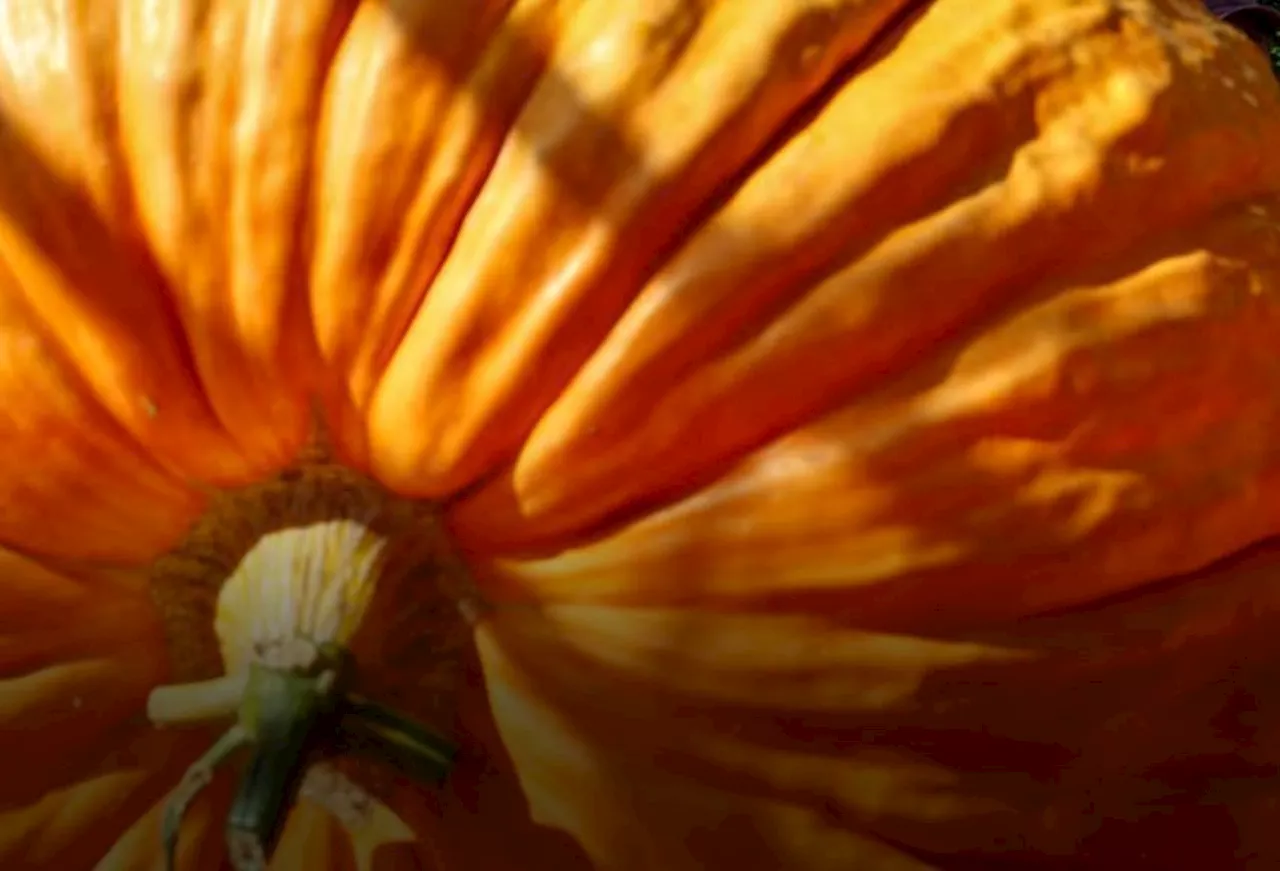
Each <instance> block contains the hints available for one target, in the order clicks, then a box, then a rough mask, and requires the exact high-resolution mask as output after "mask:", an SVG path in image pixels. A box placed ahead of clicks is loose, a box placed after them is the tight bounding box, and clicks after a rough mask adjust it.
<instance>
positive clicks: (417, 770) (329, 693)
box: [147, 649, 454, 871]
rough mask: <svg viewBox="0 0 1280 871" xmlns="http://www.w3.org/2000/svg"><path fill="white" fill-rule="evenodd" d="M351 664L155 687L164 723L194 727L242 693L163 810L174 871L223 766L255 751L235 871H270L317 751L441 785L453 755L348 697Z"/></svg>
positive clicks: (386, 712)
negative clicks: (192, 819)
mask: <svg viewBox="0 0 1280 871" xmlns="http://www.w3.org/2000/svg"><path fill="white" fill-rule="evenodd" d="M349 665H350V661H349V658H348V657H347V655H346V653H345V651H342V650H328V649H320V650H319V651H318V655H317V657H316V658H315V659H314V660H313V661H310V662H307V663H305V664H298V665H295V666H293V667H291V668H281V667H279V666H268V665H264V664H262V663H257V662H255V663H251V664H250V666H249V670H248V673H247V675H244V676H241V677H238V678H236V679H234V680H231V679H228V678H222V679H219V680H217V681H209V682H204V683H200V684H188V685H185V686H178V687H162V688H160V689H157V690H156V691H155V692H154V693H153V694H152V697H151V699H149V700H148V706H147V707H148V712H149V713H151V714H152V715H153V717H152V718H153V720H155V721H156V722H158V723H159V722H193V721H196V720H203V719H209V718H211V717H216V716H221V715H223V714H225V712H226V711H227V709H228V707H229V705H228V703H227V701H228V694H229V693H230V692H231V690H232V689H233V688H236V687H238V688H239V690H240V698H239V703H238V707H236V708H234V711H235V713H236V715H237V722H236V725H234V726H233V727H232V728H231V729H230V730H229V731H228V732H227V733H225V734H224V735H223V736H222V737H221V738H220V739H219V740H218V741H217V743H216V744H214V746H213V747H212V748H210V750H209V751H208V752H207V753H205V754H204V755H203V756H202V757H201V758H200V759H199V760H198V761H197V762H196V763H195V764H194V765H192V766H191V768H190V769H188V771H187V773H186V775H185V776H184V778H183V780H182V783H181V784H180V785H179V787H178V789H177V790H176V791H175V792H174V794H173V796H172V797H171V798H170V801H169V804H168V807H167V808H166V810H165V818H164V826H163V833H162V834H163V838H164V846H165V855H166V861H167V865H166V867H167V869H169V871H173V867H174V865H173V863H174V856H175V854H176V850H177V842H178V832H179V829H180V828H181V824H182V818H183V816H184V814H185V813H186V811H187V808H188V806H189V805H190V803H191V801H192V800H193V799H194V798H195V796H196V795H197V794H198V793H199V792H200V790H201V789H203V788H204V787H205V786H206V785H207V784H208V783H209V782H210V780H212V778H213V774H214V771H215V769H217V768H218V767H219V766H220V765H222V764H223V763H224V762H225V761H227V760H228V759H229V758H230V757H231V756H232V754H234V753H235V752H236V751H237V750H239V749H240V748H242V747H246V746H251V747H252V748H253V753H252V756H251V758H250V760H249V763H248V765H247V767H246V768H245V771H244V775H243V777H242V779H241V781H240V784H239V787H238V789H237V792H236V794H235V799H234V801H233V803H232V805H231V810H230V812H229V813H228V815H227V828H226V839H227V851H228V855H229V858H230V861H231V865H232V867H234V868H235V869H236V871H262V869H265V868H266V867H267V863H268V862H269V861H270V858H271V853H272V851H273V850H274V848H275V845H276V842H277V840H278V839H279V836H280V833H281V831H282V830H283V828H284V822H285V820H286V819H287V817H288V811H289V808H290V807H292V805H293V803H294V802H295V800H296V799H297V795H298V790H299V788H300V786H301V784H302V781H303V776H304V774H305V773H306V771H307V769H308V767H309V766H310V764H311V761H312V759H313V758H314V757H315V755H316V753H317V752H318V751H325V752H330V753H331V752H344V751H346V752H356V753H361V754H362V755H366V756H373V757H376V758H377V759H379V760H380V761H382V762H385V763H389V764H391V765H394V766H395V767H396V768H397V769H399V770H400V771H402V772H404V773H405V774H407V775H409V776H410V777H413V778H414V779H416V780H420V781H424V782H428V783H433V784H434V783H439V782H440V781H441V780H443V779H444V778H445V776H447V774H448V772H449V769H450V767H451V766H452V764H453V759H454V748H453V746H452V745H450V744H449V743H448V742H447V741H445V740H444V739H442V738H440V737H439V736H437V735H435V734H434V733H432V732H430V731H429V730H427V729H425V728H423V727H422V726H421V725H419V724H418V723H416V722H415V721H413V720H411V719H409V718H408V717H406V716H404V715H403V714H400V713H398V712H396V711H393V710H391V709H389V708H387V707H385V706H383V705H379V704H376V703H374V702H371V701H369V700H367V699H364V698H361V697H359V696H350V695H344V694H343V693H342V692H341V683H342V680H341V679H342V677H343V676H344V675H345V672H346V669H347V667H348V666H349Z"/></svg>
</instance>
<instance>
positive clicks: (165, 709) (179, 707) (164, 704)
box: [147, 672, 249, 725]
mask: <svg viewBox="0 0 1280 871" xmlns="http://www.w3.org/2000/svg"><path fill="white" fill-rule="evenodd" d="M248 682H249V675H248V673H247V672H240V673H239V674H227V675H223V676H222V677H220V678H215V679H214V680H207V681H200V682H198V683H188V684H178V685H176V686H165V687H157V688H156V689H155V690H153V691H152V693H151V695H150V697H149V698H148V699H147V719H149V720H150V721H151V722H153V723H155V724H156V725H168V724H180V723H204V722H212V721H215V720H225V719H230V718H232V717H234V716H235V714H236V709H237V708H239V707H240V700H241V699H242V698H244V693H245V686H246V685H247V684H248Z"/></svg>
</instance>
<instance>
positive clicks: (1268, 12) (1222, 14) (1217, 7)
mask: <svg viewBox="0 0 1280 871" xmlns="http://www.w3.org/2000/svg"><path fill="white" fill-rule="evenodd" d="M1204 5H1205V6H1207V7H1208V8H1209V11H1210V12H1212V13H1213V14H1214V15H1216V16H1218V17H1219V18H1221V19H1223V20H1224V21H1233V20H1239V19H1241V18H1245V17H1255V16H1256V17H1263V18H1266V19H1268V20H1270V21H1273V22H1275V23H1276V25H1277V26H1280V11H1278V10H1276V9H1274V8H1272V7H1270V6H1264V5H1263V4H1261V3H1249V2H1247V0H1205V4H1204Z"/></svg>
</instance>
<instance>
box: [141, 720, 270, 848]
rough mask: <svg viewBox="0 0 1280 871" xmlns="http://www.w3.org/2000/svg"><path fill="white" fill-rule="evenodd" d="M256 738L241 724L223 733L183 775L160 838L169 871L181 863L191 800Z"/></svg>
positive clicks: (165, 814) (166, 807) (165, 817)
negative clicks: (182, 836)
mask: <svg viewBox="0 0 1280 871" xmlns="http://www.w3.org/2000/svg"><path fill="white" fill-rule="evenodd" d="M252 740H253V736H252V735H250V734H249V732H248V731H247V730H245V728H244V727H243V726H241V725H240V724H239V723H237V724H236V725H234V726H232V727H231V728H230V729H228V730H227V731H226V732H225V733H223V735H222V737H221V738H219V739H218V740H217V742H215V743H214V745H213V746H212V747H210V748H209V749H208V750H207V751H206V752H205V754H204V755H203V756H201V757H200V758H199V759H197V760H196V761H195V762H194V763H193V764H192V765H191V767H190V768H188V769H187V773H186V774H184V775H183V777H182V781H181V782H180V783H179V784H178V787H177V789H175V790H174V791H173V794H172V795H170V797H169V802H168V804H167V805H166V806H165V810H164V823H163V825H162V826H161V832H160V837H161V839H162V842H163V844H164V866H165V869H166V871H173V869H174V867H175V865H176V863H177V854H178V833H179V831H180V830H181V829H182V818H183V817H185V816H186V815H187V808H189V807H190V806H191V802H193V801H195V798H196V796H197V795H199V794H200V792H201V790H203V789H204V788H205V787H206V786H208V785H209V783H210V782H211V781H212V780H213V772H214V771H215V770H216V769H217V768H218V766H220V765H222V763H223V762H225V761H226V760H227V759H229V758H231V755H232V754H233V753H235V752H236V751H237V750H239V749H240V748H241V747H244V746H246V745H248V744H249V743H250V742H251V741H252Z"/></svg>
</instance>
